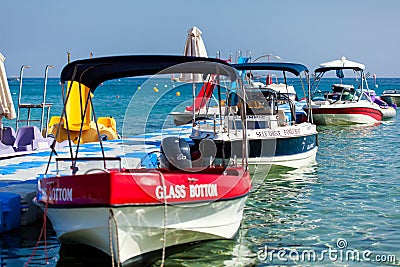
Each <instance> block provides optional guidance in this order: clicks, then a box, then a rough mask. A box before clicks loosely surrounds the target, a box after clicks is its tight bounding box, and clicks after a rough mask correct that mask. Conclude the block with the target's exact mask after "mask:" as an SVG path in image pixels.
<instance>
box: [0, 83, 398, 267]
mask: <svg viewBox="0 0 400 267" xmlns="http://www.w3.org/2000/svg"><path fill="white" fill-rule="evenodd" d="M144 80H145V79H123V80H117V81H111V82H107V83H105V84H104V85H102V86H100V87H99V88H98V90H97V91H96V92H95V94H94V100H93V101H94V106H95V109H96V114H95V115H96V116H97V117H99V116H113V117H114V118H115V119H116V121H117V127H118V130H119V132H120V134H122V135H125V136H131V135H134V134H139V133H143V132H144V131H145V132H153V131H158V130H159V129H160V128H161V127H171V126H173V122H172V119H171V118H170V117H168V116H167V114H168V113H169V112H171V111H173V110H182V109H183V108H184V107H185V106H186V105H190V101H191V88H190V87H186V86H177V84H173V83H172V82H171V81H170V79H168V78H165V79H157V80H150V81H148V82H147V83H146V84H145V85H142V82H143V81H144ZM332 81H333V80H329V79H325V80H324V81H323V83H325V84H327V85H328V84H331V83H332ZM377 84H378V85H379V87H375V86H374V82H373V80H372V79H371V80H370V87H372V88H373V89H375V90H376V92H377V94H378V95H379V94H380V93H381V92H382V91H383V90H384V89H389V88H396V87H400V79H379V78H378V79H377ZM295 85H296V83H295ZM10 86H11V90H12V92H13V97H14V101H15V103H16V101H17V95H18V82H17V81H11V82H10ZM42 91H43V80H42V79H24V88H23V92H22V102H24V103H26V102H30V103H40V102H41V99H42V96H41V94H42ZM156 91H158V92H156ZM47 92H48V94H47V101H48V102H52V103H53V104H54V105H53V107H52V109H51V115H60V114H61V88H60V86H59V84H58V79H50V80H49V83H48V89H47ZM135 92H138V94H136V95H135V96H134V98H133V100H132V101H131V96H132V94H133V93H135ZM178 92H179V93H178ZM299 94H300V95H301V92H300V90H299ZM161 96H162V97H161ZM154 103H156V105H154ZM127 110H128V111H127ZM398 111H400V110H398ZM125 114H128V116H129V118H127V119H126V120H125V121H127V122H129V123H126V124H125V125H124V117H125ZM5 124H6V125H8V124H10V125H15V122H7V121H5ZM123 125H124V126H123ZM318 131H319V150H318V154H317V164H315V165H313V166H307V167H305V168H302V169H298V170H290V169H285V168H273V169H272V170H271V172H270V173H269V174H268V176H267V177H266V179H265V181H264V183H262V184H261V186H259V187H258V188H256V189H255V190H254V191H253V192H252V193H251V195H250V196H249V198H248V201H247V205H246V208H245V213H244V219H243V223H242V226H241V229H240V232H239V234H238V236H237V238H236V239H235V240H233V241H212V242H207V243H203V244H200V245H197V246H195V247H186V248H185V250H184V251H181V252H179V253H176V254H173V255H171V256H169V257H168V258H167V259H166V262H165V264H166V266H242V265H254V266H265V265H268V266H282V265H284V266H293V265H296V266H310V265H311V266H322V265H323V266H393V265H396V266H400V174H399V173H400V156H399V154H398V153H399V151H400V142H399V132H400V115H399V114H398V115H397V116H396V117H395V118H394V119H392V120H389V121H384V122H383V123H381V124H380V125H377V126H349V127H318ZM41 228H42V222H38V223H37V224H34V225H30V226H25V227H21V228H20V229H19V230H16V231H12V232H9V233H3V234H1V235H0V248H1V252H0V262H1V266H24V265H25V264H26V263H27V262H28V261H29V266H45V265H46V266H99V265H102V264H103V265H105V264H107V262H106V261H105V260H104V258H102V257H101V256H91V255H92V251H91V250H84V249H82V250H80V251H79V252H77V251H75V252H71V251H70V250H69V249H68V248H65V247H62V248H61V247H60V243H59V242H58V241H57V239H56V237H55V234H54V231H53V230H52V228H51V225H50V223H49V222H47V231H46V246H45V243H44V240H43V238H42V240H41V241H40V242H39V243H37V240H38V238H39V235H40V231H41ZM359 261H362V263H360V262H359ZM159 264H160V261H158V262H156V263H155V264H154V266H157V265H159Z"/></svg>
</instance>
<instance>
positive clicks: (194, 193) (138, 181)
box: [36, 56, 252, 265]
mask: <svg viewBox="0 0 400 267" xmlns="http://www.w3.org/2000/svg"><path fill="white" fill-rule="evenodd" d="M202 72H205V73H210V72H212V73H214V74H216V73H218V74H220V75H225V76H228V77H229V79H231V80H232V81H236V80H237V79H238V78H240V77H239V76H238V75H237V72H236V71H235V70H234V69H232V68H231V67H230V66H229V65H228V64H226V63H225V62H223V61H220V60H217V59H207V58H198V57H184V56H119V57H118V56H117V57H105V58H93V59H87V60H78V61H75V62H72V63H69V64H68V65H67V66H65V67H64V69H63V71H62V73H61V83H62V84H65V83H67V82H68V81H75V82H78V83H80V84H83V85H85V86H87V87H88V88H90V92H93V91H94V90H95V89H96V88H97V86H98V85H100V84H101V83H102V82H104V81H106V80H109V79H117V78H123V77H133V76H140V75H154V74H157V73H159V74H171V73H202ZM236 82H237V84H239V85H240V84H241V83H240V81H236ZM63 89H64V88H63ZM63 91H65V90H63ZM90 92H89V94H88V95H87V96H85V97H87V99H88V101H91V96H90ZM66 99H68V96H67V97H66ZM66 102H68V100H66ZM91 106H92V107H93V105H91ZM88 112H90V111H88ZM92 114H94V113H92ZM63 116H66V113H65V109H64V112H63V114H62V117H63ZM82 117H84V116H82ZM94 121H96V119H95V120H94ZM242 123H244V121H243V122H242ZM244 138H246V137H244ZM78 140H80V139H79V138H78ZM243 143H244V145H243V146H244V148H243V149H244V150H245V149H246V148H245V146H246V142H243ZM101 144H102V142H101V139H100V147H101V149H102V145H101ZM78 147H79V142H78ZM101 152H102V155H103V157H96V158H90V157H89V158H87V157H84V158H80V157H78V152H76V154H75V155H74V154H73V153H72V149H71V157H70V158H60V157H59V158H57V159H56V162H57V164H56V165H57V166H58V164H60V163H61V162H71V166H70V168H67V169H68V170H72V174H66V175H64V174H63V175H61V173H60V172H59V170H57V171H56V173H51V174H47V173H46V174H44V176H43V178H40V179H39V181H38V192H37V199H36V203H37V204H38V205H40V207H42V209H43V211H44V213H45V214H44V216H48V217H49V218H50V220H51V222H52V225H53V227H54V230H55V232H56V234H57V237H58V239H59V240H60V241H61V242H62V243H63V242H70V241H72V242H78V243H81V244H86V245H89V246H92V247H95V248H97V249H99V250H101V251H103V252H105V253H107V254H108V255H110V256H111V258H112V260H113V261H114V262H117V263H121V264H123V265H127V264H129V263H133V262H136V263H139V264H144V259H145V258H146V256H147V255H150V254H152V253H154V252H158V253H159V254H158V255H160V256H161V255H162V256H163V257H164V256H165V253H164V252H165V250H166V249H167V248H169V247H172V246H177V245H184V244H185V245H188V244H191V243H192V242H198V241H204V240H212V239H231V238H233V237H234V236H235V234H236V233H237V231H238V230H239V227H240V224H241V221H242V216H243V209H244V203H245V201H246V198H247V195H248V194H249V192H250V189H251V186H252V183H251V180H250V174H249V172H248V171H247V168H246V164H247V162H246V160H245V159H243V161H242V162H241V163H242V164H240V163H239V164H236V165H234V166H232V165H231V166H217V165H215V164H214V162H213V159H214V158H213V157H212V155H210V156H209V155H208V152H209V151H207V150H204V147H203V146H202V145H200V147H198V150H196V148H193V147H190V146H189V145H188V143H187V142H186V141H185V140H184V139H181V138H178V137H175V136H168V137H165V138H164V139H163V140H162V143H161V151H160V162H159V164H160V167H159V168H149V169H133V168H130V169H124V168H121V165H120V164H121V158H118V157H106V156H105V152H104V151H103V150H102V151H101ZM194 154H197V155H199V156H200V157H199V158H196V159H194V157H193V156H192V155H194ZM50 160H51V157H50ZM49 162H50V161H49ZM81 162H89V164H90V165H88V166H93V165H92V163H91V162H93V164H94V163H96V162H97V163H101V165H102V166H103V167H101V168H95V167H92V168H91V169H86V171H85V170H83V171H80V170H79V167H78V165H79V164H80V163H81ZM110 162H117V163H118V164H114V165H113V166H112V167H110ZM107 166H108V167H107ZM160 251H161V252H162V253H160ZM153 259H154V258H153Z"/></svg>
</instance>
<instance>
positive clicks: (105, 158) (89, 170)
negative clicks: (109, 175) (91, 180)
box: [56, 157, 122, 176]
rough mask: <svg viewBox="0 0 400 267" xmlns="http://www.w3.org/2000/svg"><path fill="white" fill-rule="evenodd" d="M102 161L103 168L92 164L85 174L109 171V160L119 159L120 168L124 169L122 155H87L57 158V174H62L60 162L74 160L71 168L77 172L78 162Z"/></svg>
mask: <svg viewBox="0 0 400 267" xmlns="http://www.w3.org/2000/svg"><path fill="white" fill-rule="evenodd" d="M86 161H90V162H102V163H103V168H95V167H93V166H92V165H91V167H93V168H90V169H85V174H88V173H90V172H94V171H97V172H99V171H100V172H108V170H109V168H107V165H106V162H107V161H117V162H118V170H119V171H121V170H122V165H121V158H120V157H85V158H83V157H82V158H61V157H60V158H56V175H57V176H60V168H59V162H72V166H70V169H71V170H72V171H73V173H76V172H77V171H78V167H77V166H76V164H75V163H76V162H86Z"/></svg>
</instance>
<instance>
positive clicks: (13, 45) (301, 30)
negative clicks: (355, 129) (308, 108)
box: [0, 0, 400, 78]
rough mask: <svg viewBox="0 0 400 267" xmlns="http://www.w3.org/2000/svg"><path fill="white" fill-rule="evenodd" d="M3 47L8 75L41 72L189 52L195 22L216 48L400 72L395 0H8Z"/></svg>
mask: <svg viewBox="0 0 400 267" xmlns="http://www.w3.org/2000/svg"><path fill="white" fill-rule="evenodd" d="M1 11H2V12H1V13H2V15H1V17H0V33H1V34H2V38H1V43H0V52H1V53H2V54H3V55H4V56H5V57H6V62H5V64H6V71H7V74H8V76H16V75H18V73H19V69H20V67H21V65H23V64H26V65H30V66H31V69H29V70H26V71H25V77H43V76H44V70H45V66H46V65H47V64H50V65H54V66H55V68H54V69H52V70H50V71H49V76H50V77H58V76H59V74H60V72H61V70H62V68H63V66H64V65H65V64H66V61H67V52H71V58H72V60H76V59H82V58H87V57H89V54H90V52H91V51H93V53H94V56H97V57H100V56H109V55H126V54H182V53H183V48H184V43H185V40H186V36H187V33H186V32H187V30H188V29H189V28H190V27H192V26H197V27H198V28H200V29H201V30H202V31H203V39H204V42H205V45H206V48H207V52H208V55H209V56H215V55H216V53H217V51H221V57H224V58H227V57H228V56H229V53H230V52H232V53H233V54H234V53H235V52H236V51H238V50H241V51H242V52H243V53H246V51H251V53H252V56H253V58H255V57H258V56H260V55H263V54H267V53H272V54H275V55H279V56H280V57H282V58H283V59H285V60H286V61H291V62H298V63H303V64H305V65H306V66H307V67H308V68H309V69H310V70H313V69H314V68H316V67H317V66H318V64H319V63H322V62H326V61H330V60H334V59H338V58H340V57H342V56H346V58H347V59H350V60H354V61H358V62H361V63H364V64H365V65H366V67H367V71H369V72H371V73H376V75H377V76H378V78H379V77H400V68H399V67H398V66H397V62H400V52H399V48H400V34H399V30H398V29H399V27H400V16H399V11H400V1H397V0H380V1H378V0H375V1H372V0H335V1H321V0H297V1H296V0H292V1H290V0H274V1H271V0H248V1H235V0H230V1H229V0H202V1H190V0H170V1H165V0H164V1H162V0H159V1H155V0H142V1H134V0H120V1H117V0H114V1H110V0H108V1H105V0H96V1H95V0H69V1H55V0H40V1H32V0H3V1H2V3H1Z"/></svg>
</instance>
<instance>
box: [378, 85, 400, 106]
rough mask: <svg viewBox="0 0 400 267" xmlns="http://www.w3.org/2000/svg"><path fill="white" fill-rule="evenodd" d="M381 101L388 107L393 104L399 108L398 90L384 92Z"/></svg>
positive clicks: (399, 91)
mask: <svg viewBox="0 0 400 267" xmlns="http://www.w3.org/2000/svg"><path fill="white" fill-rule="evenodd" d="M381 99H382V100H383V101H385V102H386V103H388V104H389V105H393V104H395V105H396V106H397V107H398V106H400V90H399V89H388V90H384V91H383V93H382V95H381Z"/></svg>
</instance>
